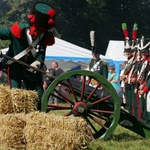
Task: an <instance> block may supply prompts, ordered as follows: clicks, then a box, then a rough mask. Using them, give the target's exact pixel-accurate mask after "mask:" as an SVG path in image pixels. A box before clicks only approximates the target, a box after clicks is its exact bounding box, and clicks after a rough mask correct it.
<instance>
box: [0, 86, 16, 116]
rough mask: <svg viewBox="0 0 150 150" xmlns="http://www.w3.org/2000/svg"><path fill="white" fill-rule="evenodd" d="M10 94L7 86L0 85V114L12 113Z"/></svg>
mask: <svg viewBox="0 0 150 150" xmlns="http://www.w3.org/2000/svg"><path fill="white" fill-rule="evenodd" d="M12 112H13V107H12V102H11V92H10V88H9V87H8V86H4V85H0V114H7V113H12Z"/></svg>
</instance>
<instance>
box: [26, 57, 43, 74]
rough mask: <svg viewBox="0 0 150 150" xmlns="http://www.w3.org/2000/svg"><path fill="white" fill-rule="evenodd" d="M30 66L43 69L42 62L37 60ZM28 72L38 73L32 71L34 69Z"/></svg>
mask: <svg viewBox="0 0 150 150" xmlns="http://www.w3.org/2000/svg"><path fill="white" fill-rule="evenodd" d="M30 66H33V67H35V68H40V67H41V62H40V61H38V60H36V61H34V62H33V63H32V64H30ZM28 71H30V72H33V73H36V70H34V69H32V68H29V69H28Z"/></svg>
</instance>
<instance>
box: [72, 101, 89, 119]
mask: <svg viewBox="0 0 150 150" xmlns="http://www.w3.org/2000/svg"><path fill="white" fill-rule="evenodd" d="M87 113H88V105H87V104H86V103H84V102H77V103H76V104H75V105H74V106H73V114H74V115H75V116H84V117H85V116H87Z"/></svg>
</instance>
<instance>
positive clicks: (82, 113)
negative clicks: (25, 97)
mask: <svg viewBox="0 0 150 150" xmlns="http://www.w3.org/2000/svg"><path fill="white" fill-rule="evenodd" d="M2 56H3V57H5V58H7V59H10V60H12V61H15V62H17V63H19V64H21V65H23V66H25V67H27V68H32V69H34V70H36V71H39V72H41V73H43V74H45V75H46V76H47V77H49V78H51V79H52V80H53V81H52V83H51V84H50V85H49V86H48V88H47V90H46V91H45V93H44V94H43V97H42V108H41V111H43V112H49V111H53V112H55V111H57V112H59V114H61V115H64V116H73V117H82V118H84V119H85V120H86V121H87V127H86V129H87V133H88V134H89V135H90V137H91V139H97V138H102V139H108V138H109V137H110V136H111V135H112V134H113V132H114V131H115V129H116V127H117V125H118V124H120V125H121V126H123V127H125V128H127V129H129V130H131V131H133V132H135V133H137V134H139V135H141V136H142V137H144V138H150V127H149V126H147V125H146V124H145V123H144V122H143V121H140V120H138V119H137V118H135V117H134V116H132V115H131V114H129V113H128V112H126V111H124V110H123V109H121V108H120V100H119V97H118V95H117V93H116V91H115V89H114V88H113V86H112V85H111V84H110V83H109V82H108V81H107V80H106V79H105V78H104V77H102V76H101V75H99V74H97V73H94V72H91V71H85V70H76V71H68V72H65V73H63V74H62V75H61V76H59V77H57V78H55V77H54V76H53V75H51V74H48V73H46V72H44V71H43V70H41V69H38V68H35V67H32V66H30V65H28V64H25V63H23V62H21V61H19V60H16V59H14V58H12V57H9V56H7V55H4V54H2ZM93 81H94V82H93ZM93 83H94V84H93ZM58 87H61V88H62V89H63V92H61V91H59V90H58ZM50 96H53V97H56V98H58V99H59V100H61V103H59V104H58V105H52V104H49V103H48V101H49V97H50ZM126 122H127V123H126Z"/></svg>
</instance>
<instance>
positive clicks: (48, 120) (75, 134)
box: [24, 112, 90, 150]
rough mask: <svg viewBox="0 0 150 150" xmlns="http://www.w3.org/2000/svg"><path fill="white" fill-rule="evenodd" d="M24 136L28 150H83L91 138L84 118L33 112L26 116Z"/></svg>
mask: <svg viewBox="0 0 150 150" xmlns="http://www.w3.org/2000/svg"><path fill="white" fill-rule="evenodd" d="M26 120H28V121H27V122H26V126H25V128H24V135H25V138H26V142H27V149H30V150H32V149H39V150H40V149H42V150H44V149H46V150H56V149H57V150H63V149H65V150H82V149H86V148H87V145H88V142H89V140H90V139H89V137H88V135H87V134H86V131H85V126H86V122H85V120H84V119H82V118H77V117H63V116H56V115H50V114H46V113H39V112H32V113H29V114H27V115H26Z"/></svg>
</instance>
